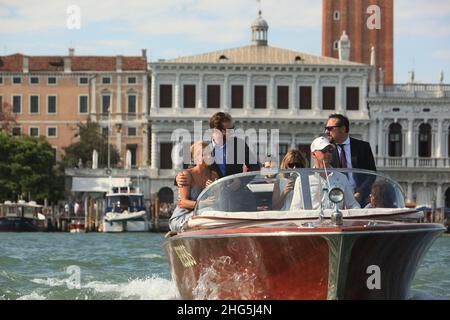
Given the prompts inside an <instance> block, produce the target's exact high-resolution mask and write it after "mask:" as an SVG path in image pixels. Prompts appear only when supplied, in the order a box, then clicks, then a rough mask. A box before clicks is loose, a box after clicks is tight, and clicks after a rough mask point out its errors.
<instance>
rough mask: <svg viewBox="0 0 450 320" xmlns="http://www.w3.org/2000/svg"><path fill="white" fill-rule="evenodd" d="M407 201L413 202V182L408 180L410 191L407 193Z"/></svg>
mask: <svg viewBox="0 0 450 320" xmlns="http://www.w3.org/2000/svg"><path fill="white" fill-rule="evenodd" d="M406 202H413V184H412V183H411V182H408V191H407V194H406Z"/></svg>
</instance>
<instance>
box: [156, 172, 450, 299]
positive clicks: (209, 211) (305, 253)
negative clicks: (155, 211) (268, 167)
mask: <svg viewBox="0 0 450 320" xmlns="http://www.w3.org/2000/svg"><path fill="white" fill-rule="evenodd" d="M342 175H346V176H347V177H349V175H353V178H354V179H355V181H356V182H357V184H358V187H360V186H361V187H362V188H361V193H362V195H365V196H366V197H361V199H359V204H357V205H355V203H354V201H353V200H355V199H354V198H353V199H351V197H353V195H352V194H350V196H349V195H348V193H346V190H345V189H346V188H347V186H343V185H339V183H337V184H336V181H342ZM337 177H340V178H339V179H337ZM289 181H291V184H290V185H291V190H289V188H287V187H286V186H287V185H288V184H289ZM236 185H240V187H239V188H238V189H236ZM380 186H382V187H380ZM286 191H287V192H286ZM283 192H284V194H282V193H283ZM380 193H381V194H380ZM280 199H281V200H283V201H280ZM350 204H351V205H352V208H351V209H348V208H347V207H348V206H349V205H350ZM358 207H360V208H358ZM420 218H421V214H420V213H418V212H416V211H415V210H413V209H407V208H405V205H404V199H403V195H402V190H401V187H400V185H399V184H398V183H396V182H395V181H393V180H392V179H390V178H389V177H387V176H384V175H382V174H379V173H375V172H370V171H365V170H328V171H326V170H316V169H300V170H289V171H282V172H279V173H270V174H267V173H264V172H249V173H243V174H239V175H234V176H230V177H226V178H223V179H220V180H218V181H216V182H215V183H214V184H212V185H210V186H209V187H208V188H207V189H205V190H204V191H203V192H202V194H201V195H200V196H199V197H198V200H197V206H196V208H195V210H194V216H193V218H192V219H190V220H189V221H188V222H187V223H186V224H185V225H184V226H183V228H182V230H181V231H179V232H178V233H174V232H172V233H170V234H168V237H167V239H166V241H165V243H164V250H165V253H166V255H167V257H168V261H169V266H170V271H171V274H172V278H173V280H174V282H175V284H176V287H177V289H178V293H179V297H180V298H181V299H188V300H190V299H236V300H242V299H244V300H246V299H249V300H259V299H261V300H266V299H295V300H297V299H308V300H310V299H408V298H410V296H409V291H410V286H411V282H412V280H413V279H414V275H415V272H416V270H417V268H418V266H419V264H420V262H421V259H422V258H423V257H424V255H425V254H426V252H427V251H428V249H429V248H430V246H431V245H432V243H433V241H434V240H435V239H436V238H437V237H438V236H439V235H440V234H441V233H442V232H443V231H444V230H445V229H444V227H443V226H442V225H439V224H420V223H417V222H416V221H415V219H420Z"/></svg>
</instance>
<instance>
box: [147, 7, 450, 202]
mask: <svg viewBox="0 0 450 320" xmlns="http://www.w3.org/2000/svg"><path fill="white" fill-rule="evenodd" d="M251 28H252V44H251V45H249V46H244V47H240V48H234V49H227V50H221V51H215V52H210V53H205V54H200V55H195V56H189V57H180V58H177V59H173V60H167V61H166V60H160V61H158V62H153V63H150V64H149V66H150V72H151V91H150V92H151V97H150V98H151V99H150V101H151V103H150V115H149V123H150V132H151V133H150V141H151V146H150V152H151V155H150V163H151V168H150V186H149V187H150V191H151V192H152V193H159V194H160V196H161V197H162V198H164V199H168V198H170V197H171V196H172V195H173V194H172V192H173V193H174V194H175V197H176V195H177V188H176V187H175V186H174V176H175V174H176V172H177V171H179V170H181V167H176V166H174V165H172V161H171V152H172V145H173V142H172V141H171V136H172V133H173V132H174V130H176V129H180V128H183V129H187V130H189V131H190V132H191V133H192V135H193V133H194V121H202V125H203V130H206V129H208V120H209V118H210V116H211V115H212V114H213V113H215V112H217V111H220V110H221V111H225V112H229V113H230V114H231V115H232V116H233V118H234V120H235V125H236V128H241V129H243V130H247V129H250V128H255V129H256V130H260V129H268V130H271V129H279V139H280V146H279V155H280V157H282V156H283V155H284V154H285V153H286V152H287V150H288V149H290V148H300V149H301V150H303V151H305V152H307V153H309V145H310V143H311V141H312V140H313V138H314V137H315V136H317V135H319V134H322V133H323V132H324V126H325V123H326V121H327V118H328V115H330V114H331V113H342V114H346V115H347V116H348V117H349V119H350V120H351V135H352V136H353V137H355V138H360V139H363V140H366V141H369V142H370V144H371V146H372V149H373V152H374V155H375V156H376V161H377V166H378V168H379V170H380V171H383V172H386V173H387V174H389V175H391V176H393V177H394V178H396V179H397V180H398V181H399V182H400V183H401V184H402V185H403V187H404V190H405V197H406V199H407V201H408V202H414V203H416V204H417V205H418V206H422V205H424V206H428V207H444V206H447V207H450V140H449V139H450V138H449V136H450V86H449V85H444V84H443V76H441V83H440V84H438V85H422V84H417V83H414V80H413V79H411V80H412V81H410V83H407V84H405V85H396V86H385V85H384V83H383V82H384V81H383V79H384V76H383V75H384V72H383V70H379V72H380V75H379V77H378V78H379V79H380V80H379V83H376V79H377V75H376V70H375V68H374V67H372V66H374V65H375V62H376V57H375V54H374V52H375V51H374V50H373V49H372V61H371V65H365V64H359V63H354V62H350V61H347V60H345V59H346V57H348V51H349V50H350V41H349V39H348V36H346V35H343V37H342V38H341V43H340V46H339V50H340V57H341V59H333V58H328V57H320V56H314V55H310V54H306V53H303V52H296V51H292V50H288V49H280V48H275V47H271V46H269V44H268V29H269V26H268V24H267V22H266V21H265V20H264V19H262V17H261V13H259V16H258V18H257V19H256V20H255V21H254V23H253V24H252V27H251Z"/></svg>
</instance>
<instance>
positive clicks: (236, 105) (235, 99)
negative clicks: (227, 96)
mask: <svg viewBox="0 0 450 320" xmlns="http://www.w3.org/2000/svg"><path fill="white" fill-rule="evenodd" d="M231 108H232V109H243V108H244V86H231Z"/></svg>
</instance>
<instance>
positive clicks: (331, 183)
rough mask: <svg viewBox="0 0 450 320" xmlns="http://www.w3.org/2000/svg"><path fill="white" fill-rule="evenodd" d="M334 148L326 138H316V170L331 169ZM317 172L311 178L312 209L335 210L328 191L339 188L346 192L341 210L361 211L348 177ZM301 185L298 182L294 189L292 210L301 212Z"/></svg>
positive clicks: (341, 174)
mask: <svg viewBox="0 0 450 320" xmlns="http://www.w3.org/2000/svg"><path fill="white" fill-rule="evenodd" d="M333 152H334V146H333V145H332V144H331V143H330V142H329V141H328V139H327V138H325V137H319V138H316V139H315V140H314V141H313V142H312V144H311V155H312V159H313V161H314V166H313V168H315V169H331V168H332V167H331V165H330V162H331V160H332V159H333ZM327 174H328V175H326V174H325V172H320V173H319V172H316V173H314V174H312V175H310V176H309V186H310V192H311V200H312V209H314V210H317V209H320V208H321V204H322V208H323V209H334V204H333V203H332V202H331V201H330V200H329V198H328V191H329V190H331V189H333V188H339V189H341V190H342V191H343V192H344V201H343V202H342V203H340V204H339V208H340V209H359V208H361V206H360V205H359V203H358V201H357V200H356V199H355V196H354V195H353V189H352V187H351V185H350V182H349V180H348V178H347V176H346V175H345V174H343V173H340V172H336V171H332V172H327ZM300 198H301V183H300V179H297V180H296V183H295V187H294V197H293V199H292V205H291V210H301V209H305V208H303V204H302V201H301V199H300Z"/></svg>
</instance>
